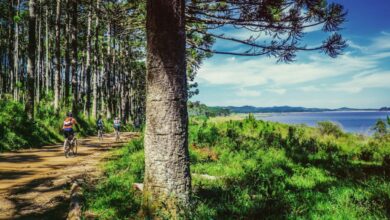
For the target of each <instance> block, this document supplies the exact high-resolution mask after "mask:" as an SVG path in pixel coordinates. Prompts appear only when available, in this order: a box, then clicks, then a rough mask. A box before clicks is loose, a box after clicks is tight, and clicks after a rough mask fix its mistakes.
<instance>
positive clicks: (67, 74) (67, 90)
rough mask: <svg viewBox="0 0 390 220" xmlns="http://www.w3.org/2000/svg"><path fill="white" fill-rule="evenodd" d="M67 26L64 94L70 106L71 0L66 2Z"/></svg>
mask: <svg viewBox="0 0 390 220" xmlns="http://www.w3.org/2000/svg"><path fill="white" fill-rule="evenodd" d="M66 11H67V13H66V24H65V33H64V34H65V39H66V46H65V48H66V49H65V94H64V100H65V105H66V106H68V105H69V93H70V85H69V80H70V34H69V31H70V0H67V1H66Z"/></svg>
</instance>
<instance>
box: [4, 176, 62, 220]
mask: <svg viewBox="0 0 390 220" xmlns="http://www.w3.org/2000/svg"><path fill="white" fill-rule="evenodd" d="M54 180H56V178H55V177H44V178H39V179H34V180H32V181H30V182H29V183H27V184H25V185H23V186H20V187H17V188H15V189H13V190H11V192H10V195H11V196H10V197H9V198H8V200H9V201H10V202H11V203H13V205H14V207H15V211H14V213H13V217H12V218H13V219H65V218H66V215H67V210H68V209H67V207H68V204H69V202H68V201H67V199H66V198H65V197H64V196H63V195H60V196H56V197H54V198H52V199H50V201H48V202H46V203H44V204H39V203H36V201H34V197H32V198H31V197H27V198H26V195H25V194H27V195H28V193H35V192H38V193H42V194H43V193H50V192H56V191H62V190H65V189H66V188H68V183H67V182H66V181H64V182H63V183H60V184H58V185H56V186H55V185H54V183H53V181H54ZM41 196H42V195H41ZM53 204H55V205H54V206H53V207H50V206H52V205H53ZM49 207H50V208H49Z"/></svg>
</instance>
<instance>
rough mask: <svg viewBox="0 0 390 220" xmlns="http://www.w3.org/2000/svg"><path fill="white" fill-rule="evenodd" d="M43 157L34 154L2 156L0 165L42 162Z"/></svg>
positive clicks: (0, 156)
mask: <svg viewBox="0 0 390 220" xmlns="http://www.w3.org/2000/svg"><path fill="white" fill-rule="evenodd" d="M40 161H42V157H40V156H37V155H34V154H19V155H0V163H2V162H3V163H19V162H40Z"/></svg>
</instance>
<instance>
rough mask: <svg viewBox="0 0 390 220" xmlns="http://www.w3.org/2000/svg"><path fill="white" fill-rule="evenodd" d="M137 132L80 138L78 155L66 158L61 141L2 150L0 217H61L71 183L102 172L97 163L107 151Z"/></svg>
mask: <svg viewBox="0 0 390 220" xmlns="http://www.w3.org/2000/svg"><path fill="white" fill-rule="evenodd" d="M135 136H137V134H136V133H122V134H121V142H117V143H115V141H114V136H113V135H112V134H107V135H105V138H104V139H103V141H101V142H99V141H98V139H97V138H96V137H89V138H85V139H81V140H79V148H78V155H77V156H76V157H70V158H65V157H64V153H63V151H62V145H60V144H59V145H53V146H47V147H43V148H40V149H31V150H23V151H18V152H12V153H2V154H0V219H62V218H64V215H66V212H67V210H68V203H67V200H68V197H69V195H68V194H69V193H68V189H69V184H70V183H71V182H72V181H73V180H75V179H79V178H86V177H88V178H93V177H96V176H98V175H99V169H98V166H97V164H98V163H99V161H101V160H102V159H104V158H105V157H107V156H108V153H109V152H108V151H109V150H110V149H112V148H114V147H118V146H121V145H122V144H123V143H124V142H126V141H128V140H129V139H130V138H133V137H135Z"/></svg>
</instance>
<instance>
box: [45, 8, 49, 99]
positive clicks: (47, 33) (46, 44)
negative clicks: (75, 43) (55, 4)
mask: <svg viewBox="0 0 390 220" xmlns="http://www.w3.org/2000/svg"><path fill="white" fill-rule="evenodd" d="M48 4H49V2H47V5H46V8H45V9H46V10H45V14H46V17H45V18H46V19H45V25H46V26H45V49H46V55H45V79H46V83H45V84H46V94H49V87H50V86H49V84H50V76H49V69H50V64H49V43H50V42H49V5H48Z"/></svg>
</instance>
